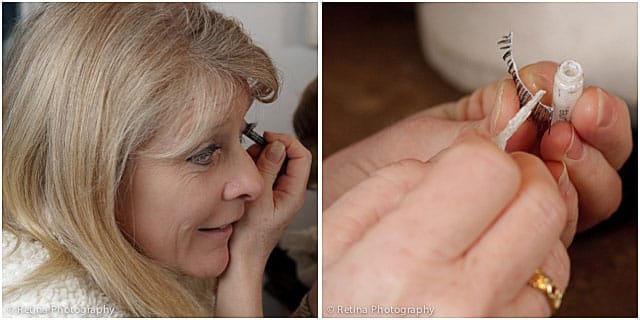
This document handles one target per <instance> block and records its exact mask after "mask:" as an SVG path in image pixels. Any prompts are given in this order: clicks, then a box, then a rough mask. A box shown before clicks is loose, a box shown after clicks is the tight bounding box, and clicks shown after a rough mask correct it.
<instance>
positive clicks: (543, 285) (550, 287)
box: [527, 270, 562, 311]
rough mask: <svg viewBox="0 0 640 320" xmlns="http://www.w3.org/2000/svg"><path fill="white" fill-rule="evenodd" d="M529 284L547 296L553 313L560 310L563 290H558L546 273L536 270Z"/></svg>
mask: <svg viewBox="0 0 640 320" xmlns="http://www.w3.org/2000/svg"><path fill="white" fill-rule="evenodd" d="M527 283H528V284H529V285H530V286H532V287H533V288H535V289H538V290H539V291H541V292H542V293H544V294H545V295H546V296H547V302H549V306H550V307H551V309H552V311H556V310H558V308H560V304H561V303H562V290H560V289H558V287H556V286H555V285H554V284H553V281H551V279H550V278H549V277H548V276H547V275H546V274H544V272H542V271H540V270H536V272H535V273H534V274H533V276H531V278H530V279H529V281H528V282H527Z"/></svg>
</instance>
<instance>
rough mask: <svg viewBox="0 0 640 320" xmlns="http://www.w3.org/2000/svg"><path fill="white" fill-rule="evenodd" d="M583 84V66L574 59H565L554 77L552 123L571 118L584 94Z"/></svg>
mask: <svg viewBox="0 0 640 320" xmlns="http://www.w3.org/2000/svg"><path fill="white" fill-rule="evenodd" d="M583 86H584V73H583V72H582V66H581V65H580V64H579V63H578V62H576V61H574V60H565V61H563V62H562V63H561V64H560V65H559V66H558V70H556V75H555V77H554V79H553V99H552V103H551V105H552V107H553V119H552V122H551V124H552V125H553V124H554V123H556V122H557V121H570V120H571V111H572V110H573V107H574V106H575V105H576V102H577V101H578V98H580V96H581V95H582V89H583Z"/></svg>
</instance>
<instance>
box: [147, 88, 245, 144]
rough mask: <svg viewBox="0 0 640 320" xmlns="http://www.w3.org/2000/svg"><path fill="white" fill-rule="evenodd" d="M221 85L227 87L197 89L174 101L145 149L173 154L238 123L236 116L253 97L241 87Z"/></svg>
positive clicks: (238, 117) (240, 116)
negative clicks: (221, 89) (221, 88)
mask: <svg viewBox="0 0 640 320" xmlns="http://www.w3.org/2000/svg"><path fill="white" fill-rule="evenodd" d="M223 88H224V87H223ZM224 89H227V91H224V92H221V91H220V87H218V88H215V89H211V90H207V91H200V90H197V91H194V92H191V93H189V94H186V95H185V96H186V97H185V98H184V99H182V100H183V101H176V103H175V106H174V107H173V108H171V112H169V114H168V115H167V117H166V118H165V119H166V120H165V121H164V124H161V125H160V127H159V128H157V130H156V133H155V134H154V138H152V140H151V141H150V144H149V149H153V150H154V151H156V152H161V153H167V152H169V153H171V155H177V154H180V153H183V152H186V151H188V150H190V149H192V148H195V147H196V146H197V145H199V144H201V143H202V142H204V141H205V140H206V139H207V138H210V137H211V136H212V135H213V134H214V133H216V132H217V131H219V130H221V129H222V128H233V127H234V126H235V122H238V123H239V124H241V121H238V120H241V119H242V118H244V115H245V113H246V112H247V110H248V109H249V107H250V106H251V103H252V102H253V101H252V99H251V98H250V97H249V94H248V92H247V90H246V89H244V88H241V87H235V88H229V87H226V88H224ZM236 119H237V120H236ZM159 148H161V149H163V150H162V151H160V150H158V149H159ZM167 156H170V155H167Z"/></svg>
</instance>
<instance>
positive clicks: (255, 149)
mask: <svg viewBox="0 0 640 320" xmlns="http://www.w3.org/2000/svg"><path fill="white" fill-rule="evenodd" d="M262 149H264V147H263V146H261V145H259V144H252V145H251V146H249V148H247V153H248V154H249V156H251V159H253V161H254V162H255V161H257V160H258V158H259V157H260V152H262Z"/></svg>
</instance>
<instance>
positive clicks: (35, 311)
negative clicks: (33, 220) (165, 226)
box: [2, 230, 129, 318]
mask: <svg viewBox="0 0 640 320" xmlns="http://www.w3.org/2000/svg"><path fill="white" fill-rule="evenodd" d="M16 243H17V237H16V236H15V235H14V234H13V233H11V232H8V231H4V230H3V231H2V255H3V259H2V291H3V307H2V317H3V318H4V317H127V316H129V315H128V314H127V313H126V312H124V311H123V310H122V309H119V308H118V307H117V306H116V305H115V304H114V303H113V302H112V301H110V299H109V298H108V297H107V296H106V295H105V294H104V293H103V292H102V291H101V290H100V289H99V288H97V287H96V286H95V284H93V282H91V281H90V280H88V279H84V278H81V277H78V276H75V275H72V274H61V275H59V276H58V277H57V278H56V279H54V280H52V281H50V282H48V283H43V284H41V285H40V286H38V287H37V288H33V289H31V288H29V289H28V290H26V291H19V293H18V294H13V295H10V296H4V291H5V288H6V287H7V286H10V285H14V284H16V283H18V282H19V281H20V280H21V279H23V278H24V277H25V276H27V275H28V274H29V273H30V272H31V271H33V270H35V268H36V267H37V266H39V265H41V264H42V263H43V262H45V261H46V260H47V259H48V257H49V252H48V251H47V249H45V248H44V247H43V246H42V244H41V243H40V242H38V241H36V240H28V239H23V240H22V241H21V242H20V246H19V247H18V248H17V249H16V250H15V252H13V253H11V252H12V250H13V248H14V247H15V245H16Z"/></svg>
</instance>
